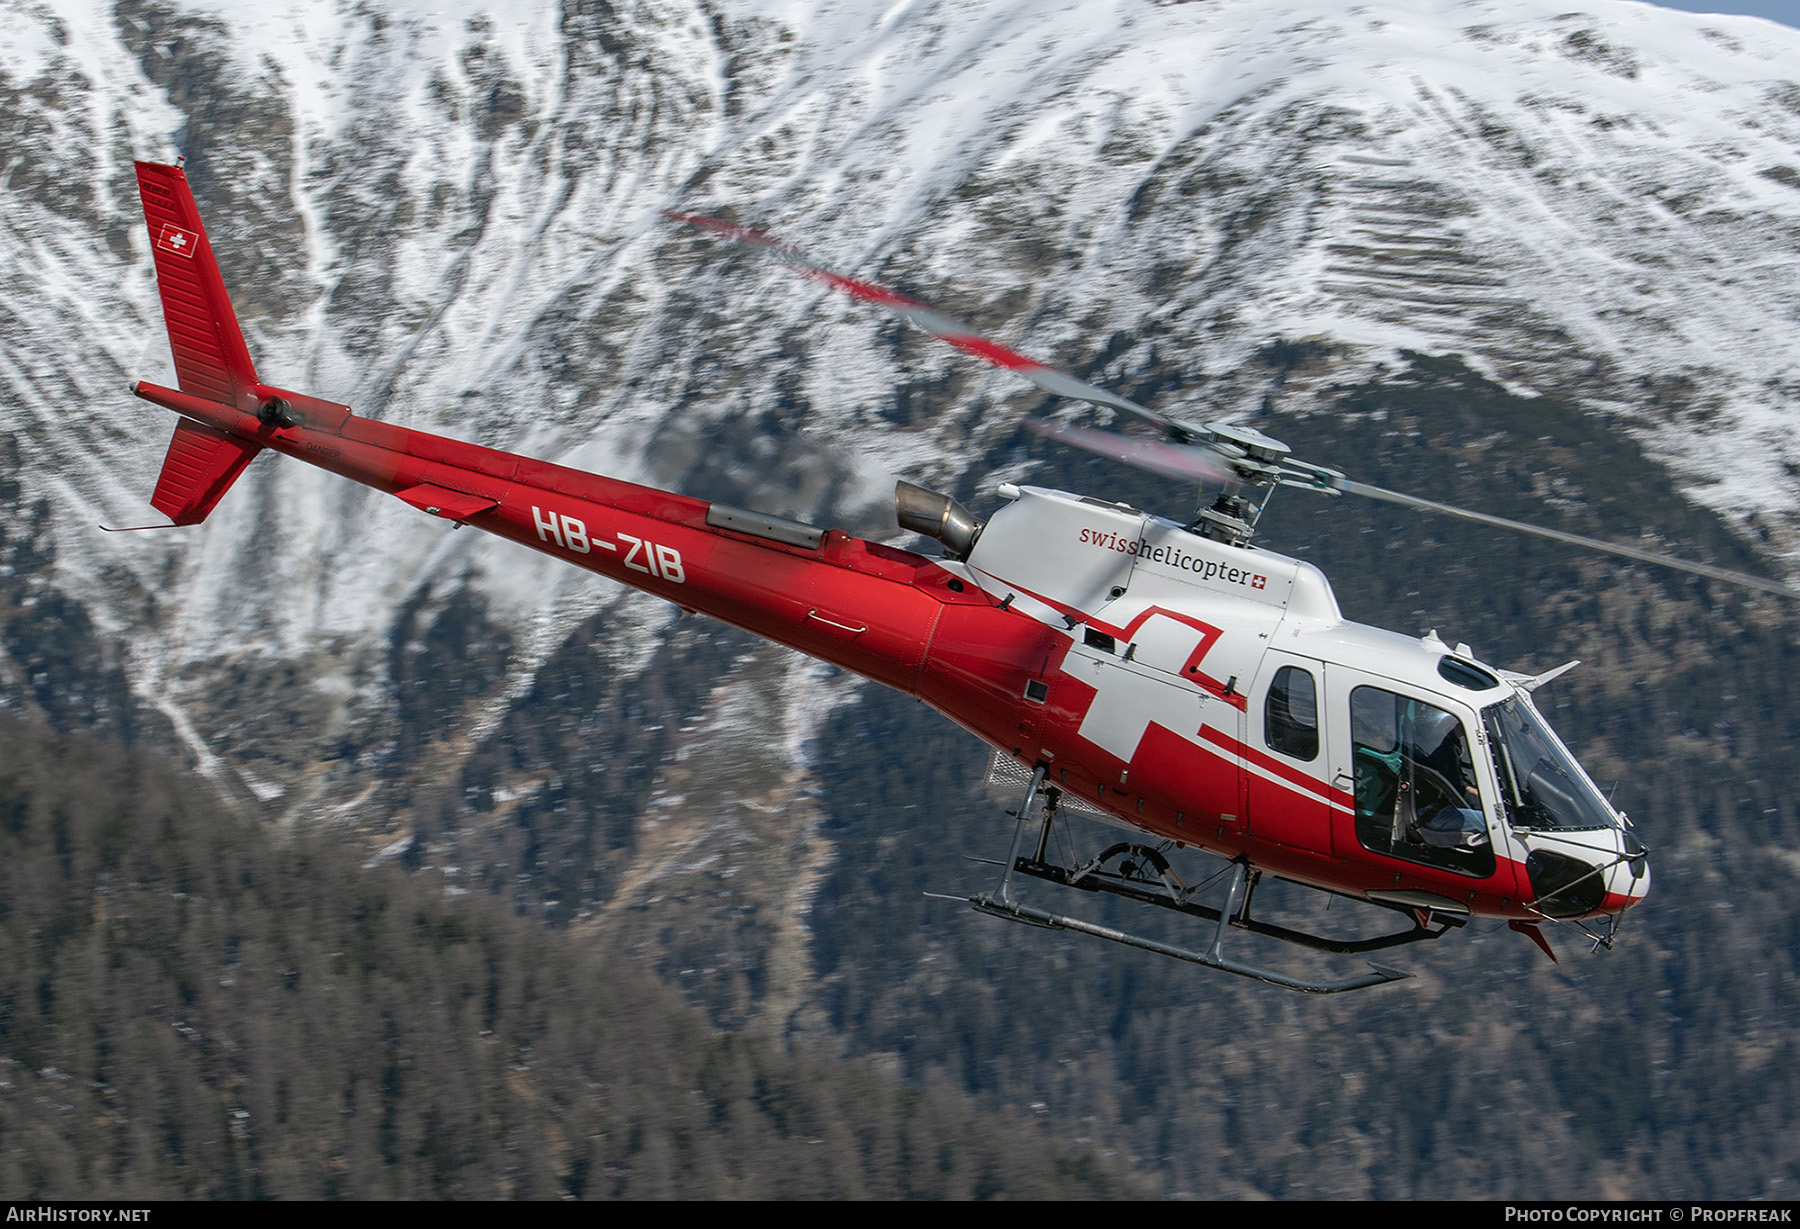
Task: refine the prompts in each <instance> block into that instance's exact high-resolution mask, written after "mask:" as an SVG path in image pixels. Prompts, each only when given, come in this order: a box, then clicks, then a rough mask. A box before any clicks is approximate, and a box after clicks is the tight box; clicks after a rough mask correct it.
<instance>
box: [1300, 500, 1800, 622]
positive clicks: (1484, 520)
mask: <svg viewBox="0 0 1800 1229" xmlns="http://www.w3.org/2000/svg"><path fill="white" fill-rule="evenodd" d="M1333 485H1334V486H1336V487H1337V489H1338V490H1340V491H1344V492H1346V493H1347V494H1351V495H1366V496H1368V497H1369V498H1370V499H1379V500H1382V501H1384V502H1386V503H1390V504H1399V505H1401V506H1402V507H1406V508H1420V509H1423V510H1424V511H1426V512H1439V513H1442V514H1443V515H1445V516H1454V517H1457V518H1459V519H1461V520H1465V521H1474V522H1475V523H1476V524H1478V525H1492V526H1494V527H1495V528H1497V529H1513V530H1517V531H1518V532H1520V533H1528V534H1531V535H1532V536H1534V537H1539V538H1548V539H1549V540H1550V541H1552V542H1562V543H1565V544H1567V545H1569V546H1580V547H1585V548H1586V549H1588V550H1594V551H1601V552H1603V553H1605V554H1608V555H1620V556H1622V557H1624V558H1626V559H1635V560H1637V561H1638V562H1639V563H1654V564H1656V565H1658V566H1660V567H1665V568H1675V569H1676V570H1678V571H1682V572H1692V573H1693V574H1694V575H1696V576H1705V577H1707V578H1708V579H1711V580H1722V581H1724V582H1726V583H1727V584H1732V585H1742V586H1744V587H1745V588H1749V589H1760V590H1762V591H1763V592H1765V593H1779V594H1780V595H1781V596H1783V597H1800V588H1796V587H1795V586H1793V585H1787V584H1783V583H1781V582H1780V581H1778V580H1766V579H1764V578H1763V577H1761V576H1752V575H1750V573H1748V572H1734V571H1732V570H1731V569H1730V568H1719V567H1714V566H1713V565H1712V564H1710V563H1695V562H1693V561H1692V560H1689V559H1681V558H1678V557H1676V556H1674V555H1664V554H1660V553H1658V552H1656V551H1648V550H1642V549H1640V548H1638V547H1635V546H1623V545H1621V544H1619V543H1617V542H1606V541H1602V540H1601V539H1599V538H1587V537H1583V536H1582V535H1581V534H1578V533H1564V532H1563V531H1562V530H1560V529H1546V528H1545V527H1544V526H1542V525H1532V524H1528V523H1526V522H1525V521H1511V520H1507V519H1506V518H1505V517H1503V516H1489V515H1488V514H1487V513H1485V512H1472V511H1470V510H1469V509H1467V508H1458V507H1455V506H1454V505H1452V504H1440V503H1438V502H1437V501H1435V500H1430V499H1420V498H1419V497H1418V496H1416V495H1402V494H1401V493H1400V492H1399V491H1389V490H1386V489H1384V488H1382V487H1378V486H1370V485H1369V484H1368V483H1366V482H1352V481H1351V480H1350V479H1348V478H1342V479H1339V480H1338V481H1337V482H1336V483H1334V484H1333Z"/></svg>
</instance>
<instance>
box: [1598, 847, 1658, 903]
mask: <svg viewBox="0 0 1800 1229" xmlns="http://www.w3.org/2000/svg"><path fill="white" fill-rule="evenodd" d="M1649 894H1650V859H1649V857H1648V856H1647V855H1646V854H1645V852H1644V847H1643V845H1641V844H1640V843H1639V842H1638V839H1637V837H1635V836H1633V835H1632V834H1631V830H1630V829H1629V828H1625V829H1621V830H1620V832H1619V853H1618V857H1617V859H1616V860H1615V861H1614V862H1613V865H1612V866H1611V867H1610V868H1608V871H1607V874H1606V898H1607V899H1606V904H1605V906H1604V911H1605V912H1607V913H1623V912H1624V911H1625V910H1627V909H1629V908H1631V907H1632V906H1633V905H1635V904H1637V903H1638V902H1639V901H1640V900H1643V899H1644V897H1646V896H1648V895H1649Z"/></svg>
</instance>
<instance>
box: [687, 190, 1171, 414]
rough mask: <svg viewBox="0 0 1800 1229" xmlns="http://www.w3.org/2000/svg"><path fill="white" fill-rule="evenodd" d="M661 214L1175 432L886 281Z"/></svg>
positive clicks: (746, 233) (1028, 374) (739, 232)
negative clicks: (891, 287)
mask: <svg viewBox="0 0 1800 1229" xmlns="http://www.w3.org/2000/svg"><path fill="white" fill-rule="evenodd" d="M663 216H664V217H666V218H668V219H669V220H670V221H673V222H685V223H686V224H687V225H689V226H692V227H695V228H697V229H699V230H705V231H710V232H712V233H713V234H715V235H718V236H720V237H721V238H723V239H726V240H728V241H729V242H732V243H739V244H743V245H744V246H746V247H754V248H761V249H763V250H764V251H766V252H771V253H773V254H774V256H775V258H776V259H778V260H780V261H781V262H782V263H783V264H785V265H787V266H788V268H790V269H792V270H794V272H796V273H798V274H800V276H802V277H804V278H808V279H810V280H811V281H815V282H818V283H819V284H820V285H822V286H829V287H830V288H831V289H833V290H841V291H843V292H844V293H845V294H847V295H849V296H850V297H851V298H853V299H855V300H857V301H858V302H861V303H873V304H875V305H876V306H877V307H882V308H886V309H887V310H888V311H890V312H892V313H894V314H895V315H896V316H899V317H900V318H901V319H902V320H905V321H906V322H907V323H908V324H911V325H913V326H914V327H916V328H919V329H921V330H923V331H924V332H927V333H929V334H931V335H932V336H933V337H935V338H937V339H938V340H939V341H941V342H943V343H944V344H945V345H949V346H955V347H956V348H957V349H958V350H961V351H962V352H963V353H964V354H972V355H974V356H975V357H976V358H979V359H982V360H984V361H985V362H988V363H991V364H992V365H993V366H995V367H999V368H1001V369H1002V370H1005V371H1011V372H1014V373H1016V374H1018V375H1021V376H1023V377H1025V378H1026V379H1027V380H1030V381H1031V382H1032V383H1033V384H1035V385H1037V386H1038V387H1039V388H1041V389H1043V390H1044V391H1045V392H1047V393H1052V394H1054V395H1056V396H1058V397H1069V398H1072V399H1074V400H1076V401H1086V402H1088V403H1089V404H1090V405H1099V406H1105V407H1106V408H1107V409H1111V410H1123V411H1124V412H1126V413H1127V414H1136V415H1137V416H1138V417H1139V418H1142V419H1144V420H1146V421H1148V422H1153V423H1155V424H1156V425H1157V426H1159V427H1162V428H1164V429H1165V430H1168V431H1171V432H1175V433H1179V428H1177V427H1176V426H1175V424H1174V423H1172V422H1171V421H1170V420H1169V419H1167V418H1164V417H1163V416H1162V415H1161V414H1158V413H1157V412H1156V411H1154V410H1152V409H1149V408H1147V407H1145V406H1141V405H1139V404H1138V403H1137V402H1135V401H1132V400H1131V399H1130V398H1127V397H1121V396H1119V395H1118V394H1116V393H1109V392H1107V391H1106V390H1105V389H1104V388H1099V387H1097V386H1095V385H1092V384H1089V383H1087V382H1086V381H1085V380H1078V379H1076V378H1075V377H1074V376H1072V375H1070V374H1068V373H1067V372H1065V371H1058V370H1057V369H1056V368H1054V367H1052V366H1050V365H1049V364H1048V363H1040V362H1038V361H1037V360H1036V359H1034V358H1030V357H1028V356H1026V355H1024V354H1020V353H1019V352H1018V351H1017V350H1013V349H1009V348H1008V347H1006V346H1003V345H1001V344H1000V343H999V342H997V341H994V340H993V339H992V338H989V337H984V336H982V335H981V334H980V333H978V332H976V331H975V330H974V329H973V328H970V327H969V326H968V325H966V324H963V323H962V322H961V321H959V320H955V319H952V318H951V317H949V316H946V315H944V314H943V313H942V312H939V311H937V310H936V309H934V308H933V307H932V306H931V305H930V304H928V303H921V302H920V301H919V300H917V299H914V298H909V297H908V296H906V295H903V294H900V293H898V292H896V291H892V290H889V289H887V288H886V287H885V286H877V285H876V284H875V283H874V282H865V281H862V280H860V279H858V278H854V277H845V276H844V275H843V274H842V273H834V272H832V271H831V270H830V269H827V268H825V267H824V266H823V265H819V264H814V263H813V261H812V260H811V259H809V258H808V257H807V256H806V255H805V254H804V253H802V252H801V251H800V250H799V249H798V248H795V247H792V246H790V245H788V244H786V243H783V242H781V241H780V240H779V239H776V238H775V237H774V236H773V235H770V234H766V233H764V232H763V231H760V230H754V229H752V228H751V227H748V226H738V225H736V224H734V223H731V222H724V221H721V220H719V219H718V218H708V217H702V216H701V215H699V214H695V213H677V212H675V211H674V210H670V211H668V212H667V213H665V214H664V215H663Z"/></svg>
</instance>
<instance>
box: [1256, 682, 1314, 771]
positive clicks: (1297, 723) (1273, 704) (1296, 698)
mask: <svg viewBox="0 0 1800 1229" xmlns="http://www.w3.org/2000/svg"><path fill="white" fill-rule="evenodd" d="M1263 742H1265V743H1267V744H1268V746H1269V750H1271V751H1279V752H1280V753H1281V754H1283V755H1285V756H1289V757H1291V758H1293V759H1296V760H1308V761H1310V760H1315V759H1317V758H1318V756H1319V692H1318V687H1317V685H1316V684H1315V683H1314V682H1313V676H1312V675H1311V674H1309V673H1307V672H1306V671H1305V670H1302V669H1301V668H1300V667H1299V666H1283V667H1282V668H1281V669H1279V670H1277V671H1276V672H1275V679H1274V681H1273V682H1271V683H1270V684H1269V694H1268V696H1267V697H1266V698H1265V699H1264V700H1263Z"/></svg>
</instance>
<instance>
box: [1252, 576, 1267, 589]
mask: <svg viewBox="0 0 1800 1229" xmlns="http://www.w3.org/2000/svg"><path fill="white" fill-rule="evenodd" d="M1250 587H1251V588H1252V589H1267V588H1268V587H1269V578H1268V577H1267V576H1252V577H1251V578H1250Z"/></svg>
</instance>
